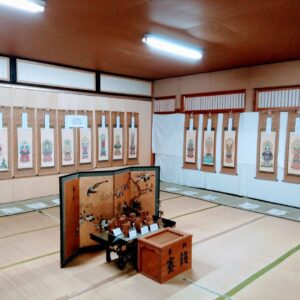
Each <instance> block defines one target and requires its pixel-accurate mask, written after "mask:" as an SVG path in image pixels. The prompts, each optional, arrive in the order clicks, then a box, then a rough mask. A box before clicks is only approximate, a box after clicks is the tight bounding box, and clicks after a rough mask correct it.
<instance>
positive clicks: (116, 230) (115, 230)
mask: <svg viewBox="0 0 300 300" xmlns="http://www.w3.org/2000/svg"><path fill="white" fill-rule="evenodd" d="M113 234H114V235H116V236H119V235H123V233H122V231H121V228H120V227H117V228H115V229H113Z"/></svg>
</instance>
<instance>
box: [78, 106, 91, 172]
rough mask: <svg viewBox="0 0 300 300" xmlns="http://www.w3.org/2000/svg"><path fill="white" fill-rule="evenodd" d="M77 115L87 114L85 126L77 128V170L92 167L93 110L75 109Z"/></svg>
mask: <svg viewBox="0 0 300 300" xmlns="http://www.w3.org/2000/svg"><path fill="white" fill-rule="evenodd" d="M77 115H83V116H87V119H88V121H87V123H88V124H87V128H77V149H76V150H77V170H89V169H92V168H93V167H94V163H93V161H94V159H93V157H94V134H93V124H94V120H93V112H92V111H86V110H82V111H80V110H79V111H77Z"/></svg>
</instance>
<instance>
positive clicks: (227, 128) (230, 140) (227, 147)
mask: <svg viewBox="0 0 300 300" xmlns="http://www.w3.org/2000/svg"><path fill="white" fill-rule="evenodd" d="M239 119H240V114H239V113H229V114H223V136H222V159H221V162H222V164H221V173H224V174H231V175H237V145H238V130H239Z"/></svg>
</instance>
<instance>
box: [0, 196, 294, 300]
mask: <svg viewBox="0 0 300 300" xmlns="http://www.w3.org/2000/svg"><path fill="white" fill-rule="evenodd" d="M161 200H162V210H164V211H165V216H166V217H169V218H173V219H174V220H176V222H177V226H176V227H177V228H178V229H180V230H182V231H186V232H189V233H192V234H193V268H192V270H190V271H187V272H185V273H183V274H181V275H179V276H177V277H175V278H174V279H172V280H170V281H168V282H167V283H165V284H158V283H156V282H154V281H152V280H150V279H148V278H147V277H145V276H143V275H141V274H138V273H137V272H136V271H135V270H134V269H133V268H132V267H131V266H130V265H128V266H127V269H126V270H124V271H120V270H119V269H118V268H117V266H116V265H115V263H114V262H112V263H110V264H107V263H106V261H105V253H104V252H103V251H102V252H92V253H85V254H82V255H80V256H79V257H77V258H76V259H75V260H74V261H73V262H72V263H71V264H70V266H69V267H67V268H64V269H60V267H59V209H58V208H51V209H47V210H44V211H42V212H31V213H26V214H22V215H17V216H11V217H1V218H0V299H30V300H32V299H110V300H111V299H139V300H140V299H155V300H159V299H185V300H189V299H200V300H201V299H241V300H246V299H247V300H250V299H251V300H256V299H258V300H260V299H262V300H271V299H272V300H293V299H295V300H299V299H300V298H299V297H300V296H299V295H300V280H299V278H300V277H299V274H300V249H299V244H300V223H299V222H293V221H288V220H285V219H279V218H275V217H271V216H266V215H261V214H258V213H253V212H248V211H243V210H239V209H235V208H230V207H225V206H222V205H218V204H215V203H209V202H205V201H202V200H197V199H192V198H189V197H184V196H178V195H174V194H170V193H166V192H161ZM297 246H298V248H297Z"/></svg>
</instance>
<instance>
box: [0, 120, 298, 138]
mask: <svg viewBox="0 0 300 300" xmlns="http://www.w3.org/2000/svg"><path fill="white" fill-rule="evenodd" d="M0 128H1V127H0ZM295 132H296V134H300V118H296V126H295Z"/></svg>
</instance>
